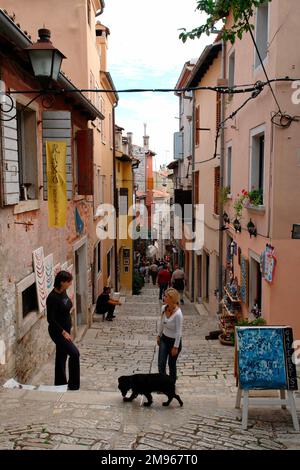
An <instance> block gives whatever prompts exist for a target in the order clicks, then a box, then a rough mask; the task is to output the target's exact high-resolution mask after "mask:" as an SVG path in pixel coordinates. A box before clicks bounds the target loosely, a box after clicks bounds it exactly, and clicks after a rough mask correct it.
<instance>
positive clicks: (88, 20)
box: [87, 0, 91, 27]
mask: <svg viewBox="0 0 300 470" xmlns="http://www.w3.org/2000/svg"><path fill="white" fill-rule="evenodd" d="M87 22H88V25H89V27H91V0H87Z"/></svg>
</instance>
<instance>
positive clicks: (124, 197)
mask: <svg viewBox="0 0 300 470" xmlns="http://www.w3.org/2000/svg"><path fill="white" fill-rule="evenodd" d="M127 214H128V189H127V188H120V196H119V215H127Z"/></svg>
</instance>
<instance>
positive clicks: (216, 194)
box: [214, 166, 220, 214]
mask: <svg viewBox="0 0 300 470" xmlns="http://www.w3.org/2000/svg"><path fill="white" fill-rule="evenodd" d="M219 196H220V167H219V166H216V167H215V190H214V213H215V214H219Z"/></svg>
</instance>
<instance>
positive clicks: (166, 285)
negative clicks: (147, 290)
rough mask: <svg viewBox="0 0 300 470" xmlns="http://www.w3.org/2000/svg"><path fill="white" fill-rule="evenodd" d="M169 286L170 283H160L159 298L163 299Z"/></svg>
mask: <svg viewBox="0 0 300 470" xmlns="http://www.w3.org/2000/svg"><path fill="white" fill-rule="evenodd" d="M167 288H168V283H167V282H163V283H162V284H159V300H162V298H163V295H164V292H165V290H166V289H167Z"/></svg>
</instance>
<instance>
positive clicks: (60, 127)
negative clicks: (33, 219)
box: [43, 111, 73, 200]
mask: <svg viewBox="0 0 300 470" xmlns="http://www.w3.org/2000/svg"><path fill="white" fill-rule="evenodd" d="M71 132H72V124H71V112H70V111H44V112H43V180H44V199H48V191H47V164H46V140H50V141H51V140H53V141H64V142H66V143H67V160H66V162H67V163H66V177H67V199H68V200H70V199H72V195H73V188H72V184H73V179H72V157H71V155H72V154H71Z"/></svg>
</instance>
